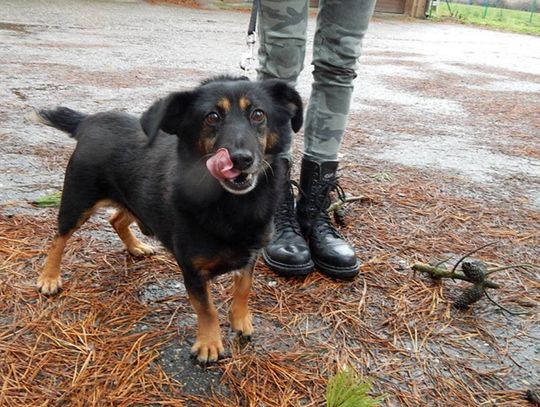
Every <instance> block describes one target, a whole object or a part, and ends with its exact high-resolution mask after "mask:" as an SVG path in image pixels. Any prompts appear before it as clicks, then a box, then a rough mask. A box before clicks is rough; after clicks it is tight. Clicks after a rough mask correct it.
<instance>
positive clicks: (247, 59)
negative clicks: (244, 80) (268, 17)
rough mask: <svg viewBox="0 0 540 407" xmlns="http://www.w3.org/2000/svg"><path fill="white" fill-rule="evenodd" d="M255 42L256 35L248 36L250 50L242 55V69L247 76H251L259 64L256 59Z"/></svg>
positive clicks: (247, 41) (247, 42)
mask: <svg viewBox="0 0 540 407" xmlns="http://www.w3.org/2000/svg"><path fill="white" fill-rule="evenodd" d="M255 42H256V38H255V33H251V34H248V36H247V38H246V44H247V46H248V50H247V51H246V52H244V53H243V54H242V57H241V59H240V68H241V69H242V70H243V71H244V72H245V73H246V75H249V74H250V73H251V72H252V71H253V70H254V69H255V66H256V63H257V60H256V58H255Z"/></svg>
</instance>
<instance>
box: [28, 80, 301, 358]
mask: <svg viewBox="0 0 540 407" xmlns="http://www.w3.org/2000/svg"><path fill="white" fill-rule="evenodd" d="M38 119H39V120H40V121H41V122H42V123H44V124H47V125H49V126H53V127H55V128H57V129H60V130H63V131H65V132H67V133H68V134H70V135H71V136H72V137H73V138H75V139H76V140H77V146H76V148H75V151H74V153H73V155H72V156H71V159H70V161H69V164H68V167H67V170H66V174H65V181H64V189H63V193H62V201H61V206H60V212H59V215H58V233H57V235H56V236H55V238H54V241H53V243H52V246H51V248H50V250H49V253H48V257H47V260H46V263H45V266H44V268H43V270H42V272H41V274H40V276H39V278H38V288H39V290H40V291H41V292H42V293H44V294H54V293H56V292H57V291H58V290H59V289H60V288H61V285H62V283H61V279H60V261H61V257H62V253H63V251H64V248H65V246H66V243H67V241H68V239H69V237H70V236H71V235H72V234H73V232H75V231H76V230H77V228H79V227H80V226H81V225H82V224H83V223H84V222H85V221H86V220H87V219H88V218H89V217H90V216H91V215H92V213H93V212H94V211H95V210H96V209H97V208H99V207H103V206H113V207H115V208H116V209H117V211H116V213H115V214H114V215H113V216H112V218H111V220H110V221H111V224H112V226H113V228H114V229H115V230H116V232H117V233H118V235H119V236H120V238H121V239H122V241H123V242H124V244H125V245H126V248H127V250H128V251H129V252H130V253H131V254H133V255H147V254H151V253H153V249H152V248H151V247H149V246H147V245H145V244H143V243H142V242H140V241H139V240H138V239H137V238H136V237H135V235H134V234H133V232H132V231H131V230H130V228H129V225H130V224H131V223H133V222H136V223H137V224H138V225H139V227H140V228H141V230H142V232H143V233H144V234H146V235H154V236H156V237H157V238H158V239H159V240H160V241H161V242H162V243H163V245H164V246H165V247H166V248H167V249H168V250H170V251H171V252H172V253H173V254H174V256H175V258H176V260H177V262H178V264H179V265H180V267H181V269H182V273H183V275H184V282H185V285H186V289H187V292H188V295H189V299H190V301H191V304H192V305H193V308H194V309H195V311H196V313H197V316H198V330H197V338H196V341H195V344H194V345H193V347H192V352H193V353H194V355H196V356H197V358H198V360H199V361H200V362H203V363H206V362H212V361H215V360H217V359H218V357H219V355H220V354H221V353H222V352H223V344H222V341H221V333H220V328H219V321H218V317H217V313H216V309H215V307H214V305H213V303H212V299H211V297H210V291H209V287H208V283H209V280H210V279H211V278H212V277H214V276H216V275H219V274H222V273H226V272H229V271H236V273H235V274H234V291H233V292H234V294H233V301H232V305H231V309H230V312H229V318H230V322H231V326H232V329H233V330H234V331H237V332H238V333H239V334H241V335H243V336H244V337H250V336H251V334H252V330H253V328H252V324H251V315H250V312H249V309H248V304H247V302H248V295H249V291H250V289H251V283H252V274H253V267H254V264H255V261H256V257H257V254H258V251H259V249H261V248H262V247H263V245H264V244H265V243H266V242H267V241H268V239H269V235H270V233H271V221H272V216H273V214H274V211H275V209H276V205H277V201H278V197H279V189H280V188H279V184H280V183H282V182H283V176H284V168H283V162H282V160H280V159H277V156H278V155H279V154H280V153H282V152H283V151H284V150H285V149H286V148H288V145H289V144H290V142H291V140H290V138H291V127H292V130H294V131H295V132H296V131H298V130H299V129H300V127H301V126H302V121H303V116H302V101H301V99H300V97H299V95H298V93H297V92H296V91H295V90H294V89H292V88H291V87H290V86H288V85H287V84H285V83H284V82H281V81H277V80H268V81H262V82H251V81H248V80H246V79H245V78H229V77H220V78H215V79H212V80H209V81H206V82H203V83H202V84H201V85H200V86H199V87H197V88H196V89H194V90H192V91H185V92H177V93H172V94H170V95H169V96H168V97H166V98H164V99H161V100H159V101H158V102H156V103H155V104H154V105H152V106H151V107H150V108H149V109H148V111H146V112H145V113H144V114H143V115H142V117H141V118H140V120H139V119H138V118H136V117H133V116H130V115H128V114H124V113H118V112H106V113H98V114H95V115H85V114H82V113H78V112H75V111H73V110H70V109H67V108H57V109H55V110H40V111H39V112H38ZM217 152H219V154H221V158H220V160H221V161H219V160H218V159H217V158H215V157H217V156H218V154H217ZM210 160H214V162H213V163H212V165H209V162H210ZM227 164H229V165H228V166H227Z"/></svg>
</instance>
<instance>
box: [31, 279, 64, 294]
mask: <svg viewBox="0 0 540 407" xmlns="http://www.w3.org/2000/svg"><path fill="white" fill-rule="evenodd" d="M37 288H38V290H39V292H40V293H42V294H45V295H53V294H56V293H57V292H58V291H60V289H61V288H62V279H61V278H60V276H58V277H48V276H42V275H41V276H39V277H38V280H37Z"/></svg>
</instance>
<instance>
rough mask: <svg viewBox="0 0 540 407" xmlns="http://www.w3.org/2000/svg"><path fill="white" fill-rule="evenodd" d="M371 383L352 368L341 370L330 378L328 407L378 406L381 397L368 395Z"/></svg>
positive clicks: (327, 397) (327, 394) (327, 393)
mask: <svg viewBox="0 0 540 407" xmlns="http://www.w3.org/2000/svg"><path fill="white" fill-rule="evenodd" d="M370 390H371V384H370V383H369V382H367V381H365V380H364V379H363V378H362V377H360V375H359V374H358V373H357V372H356V371H355V370H353V369H352V368H345V369H343V370H340V371H339V372H338V373H337V374H336V375H335V376H333V377H331V378H330V380H328V385H327V387H326V407H376V406H378V405H379V404H380V402H381V399H380V398H373V397H371V396H370V395H368V393H369V391H370Z"/></svg>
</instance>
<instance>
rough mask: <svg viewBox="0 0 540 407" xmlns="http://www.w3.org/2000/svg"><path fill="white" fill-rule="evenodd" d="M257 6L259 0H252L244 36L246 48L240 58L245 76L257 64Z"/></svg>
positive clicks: (248, 74)
mask: <svg viewBox="0 0 540 407" xmlns="http://www.w3.org/2000/svg"><path fill="white" fill-rule="evenodd" d="M259 7H260V0H253V6H252V7H251V16H250V17H249V25H248V31H247V37H246V44H247V46H248V50H247V51H246V52H244V53H243V54H242V57H241V58H240V68H241V69H242V70H243V71H244V73H245V74H246V76H250V75H251V74H252V73H253V71H254V70H255V66H256V64H257V59H256V58H255V43H256V42H257V34H256V33H257V13H258V12H259Z"/></svg>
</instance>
